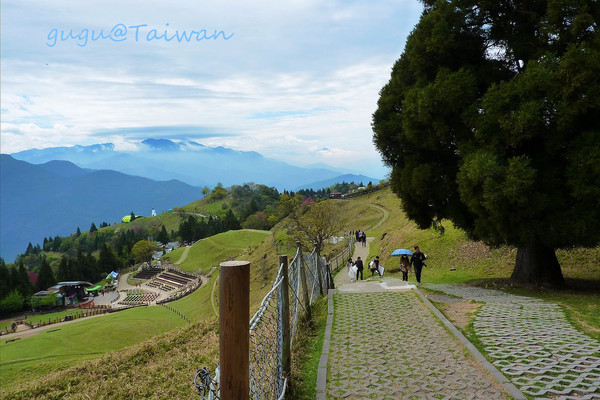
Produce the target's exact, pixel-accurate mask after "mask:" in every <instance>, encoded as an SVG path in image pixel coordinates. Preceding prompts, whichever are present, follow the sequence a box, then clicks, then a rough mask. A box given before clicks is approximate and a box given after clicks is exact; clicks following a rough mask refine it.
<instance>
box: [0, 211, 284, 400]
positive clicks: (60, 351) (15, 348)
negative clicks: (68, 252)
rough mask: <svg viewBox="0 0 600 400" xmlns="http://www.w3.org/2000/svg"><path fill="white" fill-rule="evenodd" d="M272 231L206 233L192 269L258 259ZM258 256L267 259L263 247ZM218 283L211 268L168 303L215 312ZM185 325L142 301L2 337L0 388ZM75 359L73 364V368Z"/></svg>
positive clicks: (192, 315)
mask: <svg viewBox="0 0 600 400" xmlns="http://www.w3.org/2000/svg"><path fill="white" fill-rule="evenodd" d="M134 222H135V221H134ZM268 236H269V232H266V231H256V230H241V231H230V232H225V233H222V234H219V235H217V236H216V237H213V238H208V239H205V240H203V241H200V242H197V243H196V244H195V245H194V246H193V247H192V249H190V252H189V253H188V256H187V258H186V260H187V264H186V266H187V268H188V270H191V271H199V270H201V267H200V266H202V265H206V266H207V269H210V266H213V265H218V264H219V263H220V262H222V261H225V260H228V259H230V256H231V255H238V256H239V257H242V256H246V257H242V258H249V259H251V260H254V259H253V258H252V254H251V253H248V252H249V249H255V248H257V246H258V247H260V246H261V243H262V241H263V240H264V239H265V238H267V237H268ZM271 242H272V241H271ZM192 250H193V251H192ZM170 254H172V253H170ZM260 258H261V259H264V258H263V254H262V253H261V256H260ZM274 258H276V257H274ZM255 262H258V261H255ZM195 266H196V267H195ZM273 268H275V267H273ZM216 284H218V273H216V274H213V278H211V280H210V281H209V283H208V284H206V285H203V286H201V287H200V288H199V289H198V290H196V291H195V292H194V293H192V294H190V295H188V296H186V297H184V298H182V299H179V300H177V301H174V302H171V303H169V304H168V305H169V306H170V307H172V308H174V309H176V310H178V311H179V312H181V313H183V314H184V315H185V316H186V317H188V318H189V319H190V320H192V321H201V320H210V319H211V318H215V317H216V313H215V309H216V307H218V306H217V304H218V303H217V299H216V296H217V295H218V287H216ZM215 288H216V289H217V290H215ZM257 307H258V306H255V307H254V308H257ZM62 313H69V312H68V311H67V312H61V314H62ZM34 319H35V318H34ZM184 325H186V322H185V321H184V320H183V319H182V318H181V317H179V316H178V315H177V314H175V313H174V312H172V311H170V310H168V309H166V308H164V307H161V306H152V307H139V308H135V309H130V310H126V311H120V312H117V313H114V314H110V315H107V316H102V317H97V318H90V319H83V320H79V321H76V322H74V323H72V324H69V325H64V326H61V327H60V329H61V330H60V331H56V332H50V333H46V332H40V333H38V334H37V335H34V336H31V337H28V338H23V339H21V340H18V341H15V342H10V343H6V342H5V341H2V342H1V343H0V355H1V357H0V373H1V375H2V385H1V387H0V393H1V392H2V391H4V390H8V391H6V392H4V394H7V393H14V390H16V391H17V392H18V391H19V388H21V389H22V388H23V387H25V386H26V383H27V382H31V381H36V380H39V378H40V377H42V376H45V375H47V374H48V373H50V372H52V371H61V370H65V369H68V370H72V369H73V368H74V369H77V368H78V367H77V365H79V364H80V363H81V362H82V361H86V363H87V362H89V360H90V359H93V358H98V357H100V356H102V355H103V354H106V353H107V352H112V354H116V353H119V351H120V350H122V349H124V348H126V347H128V346H131V345H133V344H135V343H139V342H141V341H144V340H148V339H150V340H151V341H152V339H151V338H152V337H155V336H157V335H160V334H163V333H165V332H168V331H172V330H173V329H175V328H178V327H182V326H184ZM115 352H116V353H115ZM72 365H75V366H74V367H73V368H71V369H70V368H69V367H70V366H72ZM9 398H10V396H9Z"/></svg>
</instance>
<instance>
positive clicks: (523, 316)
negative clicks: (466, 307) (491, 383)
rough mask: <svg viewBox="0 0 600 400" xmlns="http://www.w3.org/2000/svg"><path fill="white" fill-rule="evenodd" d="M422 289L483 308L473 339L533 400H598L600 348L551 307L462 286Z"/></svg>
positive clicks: (493, 291) (542, 302)
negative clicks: (480, 303) (447, 295)
mask: <svg viewBox="0 0 600 400" xmlns="http://www.w3.org/2000/svg"><path fill="white" fill-rule="evenodd" d="M424 286H425V287H427V288H430V289H434V290H438V291H441V292H445V293H448V294H451V295H454V296H459V297H461V298H464V299H468V300H475V301H479V302H483V303H484V305H483V306H482V307H481V309H480V310H479V312H478V313H477V316H476V317H475V322H474V328H475V333H476V335H477V336H478V338H479V340H480V341H481V343H482V344H483V346H484V348H485V352H486V353H487V354H488V356H489V357H490V358H492V359H493V360H494V361H493V364H494V365H495V366H496V367H497V368H499V369H500V370H501V371H502V372H503V373H504V374H505V375H506V376H508V377H509V378H510V379H511V381H512V382H513V383H514V384H515V385H517V386H518V387H519V388H520V389H521V391H522V392H523V393H525V394H526V395H528V396H531V397H534V398H536V399H557V400H582V399H586V400H592V399H596V400H600V342H599V341H598V340H595V339H593V338H590V337H588V336H586V335H584V334H583V333H581V332H579V331H577V330H576V329H574V328H573V326H572V325H571V324H570V323H569V321H568V320H567V318H566V317H565V314H564V312H563V311H562V309H561V308H560V307H559V306H558V305H556V304H552V303H548V302H545V301H542V300H538V299H533V298H529V297H524V296H516V295H511V294H507V293H504V292H501V291H498V290H490V289H483V288H477V287H470V286H463V285H435V284H426V285H424Z"/></svg>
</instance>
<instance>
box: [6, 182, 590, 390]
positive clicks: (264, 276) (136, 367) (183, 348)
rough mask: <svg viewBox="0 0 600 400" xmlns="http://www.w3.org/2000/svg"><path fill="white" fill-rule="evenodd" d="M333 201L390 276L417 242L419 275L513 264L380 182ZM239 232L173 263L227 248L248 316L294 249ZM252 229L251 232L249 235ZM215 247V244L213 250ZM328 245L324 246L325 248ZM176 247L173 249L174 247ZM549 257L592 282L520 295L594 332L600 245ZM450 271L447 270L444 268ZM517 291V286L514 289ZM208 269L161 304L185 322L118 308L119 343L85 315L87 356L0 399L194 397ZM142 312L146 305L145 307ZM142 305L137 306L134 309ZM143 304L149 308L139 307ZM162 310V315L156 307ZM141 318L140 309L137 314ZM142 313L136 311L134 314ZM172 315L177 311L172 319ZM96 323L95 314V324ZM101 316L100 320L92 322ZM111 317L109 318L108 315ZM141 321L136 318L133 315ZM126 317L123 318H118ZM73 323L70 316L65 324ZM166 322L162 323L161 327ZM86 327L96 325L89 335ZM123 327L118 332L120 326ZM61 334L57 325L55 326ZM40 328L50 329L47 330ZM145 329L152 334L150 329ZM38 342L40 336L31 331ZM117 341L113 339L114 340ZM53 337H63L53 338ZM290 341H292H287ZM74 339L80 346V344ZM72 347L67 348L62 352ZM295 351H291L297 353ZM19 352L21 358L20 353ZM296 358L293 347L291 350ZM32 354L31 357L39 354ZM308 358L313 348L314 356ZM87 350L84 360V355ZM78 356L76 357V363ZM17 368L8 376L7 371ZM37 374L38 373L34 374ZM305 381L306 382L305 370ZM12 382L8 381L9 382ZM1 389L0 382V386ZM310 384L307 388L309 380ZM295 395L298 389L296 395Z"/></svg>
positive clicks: (211, 311)
mask: <svg viewBox="0 0 600 400" xmlns="http://www.w3.org/2000/svg"><path fill="white" fill-rule="evenodd" d="M336 202H337V203H338V204H339V207H341V208H342V210H343V212H344V215H345V216H346V217H347V219H348V223H347V226H346V229H347V230H350V229H352V230H354V229H363V230H366V232H367V235H368V236H370V237H372V238H373V241H372V242H371V245H370V250H371V254H370V257H374V256H375V255H380V256H381V259H382V261H383V264H384V265H385V266H386V267H387V268H388V272H389V275H390V276H397V274H399V273H398V272H394V270H395V269H396V267H397V263H398V260H397V258H395V257H391V256H390V253H391V252H392V251H393V250H394V249H395V248H400V247H408V248H410V247H412V246H413V245H415V244H419V245H420V246H421V248H422V249H423V251H424V252H425V253H426V254H427V255H428V258H429V259H428V267H426V269H425V270H424V272H423V281H424V282H439V283H442V282H455V283H468V284H480V285H487V286H493V287H497V288H503V289H506V290H516V289H511V288H510V287H509V286H506V285H505V282H506V279H507V278H508V277H509V276H510V273H511V272H512V268H513V265H514V258H515V249H514V248H511V247H500V248H494V249H492V248H489V247H488V246H486V245H484V244H483V243H480V242H473V241H471V240H469V239H468V238H467V237H466V235H465V234H464V233H463V232H461V231H460V230H457V229H455V228H453V227H452V225H451V224H450V223H445V224H444V227H445V233H444V234H443V235H442V234H440V233H439V232H437V231H435V230H420V229H417V228H416V227H415V225H414V224H413V223H412V222H410V221H408V220H407V218H406V216H405V215H404V213H403V212H402V210H401V207H400V201H399V200H398V199H397V198H396V196H395V195H394V194H393V193H391V192H390V191H389V189H384V190H380V191H377V192H375V193H371V194H369V195H365V196H361V197H357V198H354V199H351V200H345V201H341V200H339V201H336ZM246 234H247V235H248V236H247V237H245V238H235V237H234V236H233V235H234V234H232V233H230V235H232V236H230V237H229V238H228V239H230V241H231V242H233V241H237V243H238V246H239V247H237V248H229V247H228V244H229V241H228V240H225V242H227V243H224V242H222V241H221V240H223V239H224V237H216V238H214V240H204V241H201V242H199V243H197V244H195V245H194V247H193V248H192V249H190V250H189V251H188V254H187V257H186V259H185V261H184V262H182V268H186V269H187V270H196V271H197V270H202V271H207V270H208V271H210V267H211V266H212V265H218V263H219V262H221V261H223V260H226V259H230V257H231V256H234V258H235V259H238V260H247V261H249V262H250V265H251V267H250V279H251V283H250V287H251V293H250V304H251V314H253V313H254V311H255V310H256V309H257V308H258V306H259V305H260V301H261V300H262V298H263V297H264V295H265V294H266V292H267V291H269V290H270V288H271V285H272V282H273V279H274V277H275V273H276V271H277V269H278V265H277V263H278V258H277V257H278V254H279V253H284V254H287V255H288V256H289V257H290V260H291V257H293V255H294V253H295V248H293V246H290V245H287V244H285V237H286V230H285V229H283V228H282V227H281V226H276V227H275V228H274V230H273V231H272V232H271V233H267V232H252V231H250V232H246ZM255 234H256V235H257V237H255V236H254V235H255ZM221 247H223V249H221ZM332 249H334V247H329V250H332ZM182 252H183V250H181V253H182ZM181 253H179V254H178V253H177V252H174V253H172V254H171V256H170V258H171V259H172V260H173V261H178V259H179V257H181ZM557 254H558V257H559V261H560V262H561V263H562V266H563V272H564V274H565V276H566V278H567V280H568V282H569V283H586V284H588V286H589V287H591V288H594V289H590V290H585V289H584V286H580V288H583V289H579V290H566V291H546V290H544V291H540V290H537V289H536V290H533V289H527V290H525V292H526V293H525V294H527V295H534V296H538V297H542V298H544V297H545V298H547V299H548V300H551V301H554V302H556V303H557V304H560V305H561V306H563V307H564V308H565V310H566V311H567V315H568V316H569V318H571V320H572V321H574V323H575V324H576V326H577V327H579V329H582V330H584V331H585V332H587V333H590V334H592V335H593V334H594V331H595V330H597V331H598V332H600V321H598V318H599V316H600V310H599V304H600V296H599V294H598V287H600V285H599V284H598V283H600V263H599V262H598V261H599V258H598V257H599V255H600V249H599V248H594V249H571V250H564V251H563V250H561V251H558V252H557ZM452 269H454V270H452ZM519 290H521V289H519ZM217 295H218V270H214V271H213V272H212V274H211V280H210V282H209V283H208V284H207V285H204V286H203V287H201V288H200V289H199V290H198V291H196V292H195V293H194V294H192V295H190V296H187V297H185V298H183V299H180V300H178V301H176V302H173V303H170V304H169V306H172V307H174V308H176V309H177V310H178V311H180V312H182V313H183V314H185V315H187V316H188V317H191V319H192V320H194V321H196V320H202V322H199V323H198V324H193V325H190V326H185V327H183V328H180V329H175V330H173V329H174V328H176V327H178V326H181V325H180V324H183V323H184V321H183V320H182V319H181V318H179V317H177V316H176V314H174V313H172V312H170V311H168V310H166V309H164V308H162V307H154V308H155V309H159V310H160V309H162V311H158V310H156V311H154V310H153V311H152V312H155V313H156V314H155V315H147V316H144V317H143V318H148V319H151V320H152V321H153V323H156V324H158V322H157V321H155V320H156V319H164V320H165V321H167V320H169V319H170V318H176V320H173V321H171V322H168V323H166V324H167V325H168V326H169V327H165V328H164V331H168V332H165V333H161V329H163V328H161V327H162V326H163V325H160V324H159V326H158V327H157V326H154V327H152V326H150V327H146V326H145V325H139V327H141V328H142V329H136V328H135V327H136V326H138V325H137V323H135V322H133V323H132V320H134V319H136V318H134V317H136V315H137V314H126V313H118V314H115V316H118V315H119V314H122V315H123V318H124V319H126V321H123V324H124V325H123V326H122V327H121V326H118V325H114V326H112V330H114V331H115V333H114V335H116V336H119V337H121V338H122V337H123V336H128V337H129V338H130V339H133V338H135V340H136V341H137V342H140V341H142V340H144V339H145V338H147V339H145V341H144V342H142V343H140V344H138V345H134V346H132V347H126V346H127V344H125V342H121V341H119V342H118V343H116V342H117V340H116V338H115V339H110V338H111V336H110V335H109V334H108V331H110V330H111V327H109V326H107V327H104V328H99V326H100V325H96V324H99V323H100V321H103V320H106V319H107V318H109V317H99V318H95V321H94V320H89V321H90V323H89V326H87V329H83V328H82V329H81V330H80V331H78V332H79V334H80V335H79V336H77V335H75V334H74V333H73V334H72V335H71V334H70V333H69V331H65V332H67V333H69V334H70V335H71V336H70V338H71V341H74V340H77V341H80V342H82V343H85V342H90V346H89V349H88V348H87V347H85V348H83V349H81V350H80V351H81V352H85V351H88V355H84V356H81V357H79V358H77V357H75V356H74V355H73V358H72V359H69V360H68V362H69V363H71V364H72V367H70V368H67V369H64V370H60V371H57V372H54V373H51V374H49V375H46V374H47V372H48V371H50V370H51V369H61V368H63V367H64V364H60V363H55V364H46V365H45V366H44V365H42V366H41V367H40V368H42V369H43V370H44V371H43V373H38V372H35V371H34V369H35V368H37V367H36V364H34V363H33V361H32V363H31V364H29V365H28V368H29V369H27V370H25V371H24V372H23V375H22V376H23V378H22V379H18V380H17V379H15V378H13V382H15V385H16V387H17V388H18V390H15V389H14V388H12V389H10V390H9V391H4V392H2V393H1V394H0V397H2V398H6V399H8V398H11V399H12V398H23V399H25V398H27V399H29V398H36V397H37V398H76V399H78V398H101V397H105V398H184V399H185V398H198V395H197V394H196V393H194V392H193V390H191V389H190V383H191V379H192V377H193V374H194V373H195V371H196V370H197V369H198V368H200V367H202V366H205V365H206V366H209V367H211V368H212V367H213V366H214V364H215V363H216V362H217V358H218V354H217V353H218V336H217V333H216V330H217V325H216V322H215V321H216V317H215V310H216V309H217V304H218V299H217ZM147 310H149V309H147ZM137 312H138V313H142V312H143V309H140V311H137ZM146 312H149V311H146ZM163 312H167V313H171V314H172V315H163V314H162V313H163ZM139 318H142V317H139ZM143 318H142V319H143ZM177 318H179V319H178V320H177ZM96 321H98V322H96ZM102 323H103V324H104V322H102ZM115 324H116V322H115ZM140 324H141V322H140ZM126 325H131V326H133V328H132V327H131V326H126ZM73 326H75V324H73ZM146 329H147V330H154V332H155V333H152V332H150V333H149V334H148V336H144V335H145V334H144V335H141V332H142V331H143V330H146ZM169 330H170V331H169ZM94 332H96V333H94ZM97 332H106V334H105V336H103V337H102V336H99V335H98V334H97ZM124 332H125V333H124ZM55 333H61V332H55ZM47 335H48V336H50V335H53V333H49V334H47ZM150 335H153V336H154V337H150ZM38 340H41V339H38ZM102 340H104V341H106V342H107V343H110V342H111V341H113V340H114V342H113V346H114V347H113V349H112V350H116V349H119V350H118V351H112V352H110V353H108V354H105V355H103V356H101V355H100V354H94V355H92V354H89V352H91V351H96V352H98V353H102V352H106V351H109V350H110V349H101V345H100V344H98V343H95V342H102ZM121 340H122V339H121ZM45 343H46V346H48V347H52V346H54V345H55V344H49V343H48V342H45ZM58 343H63V342H62V341H61V342H58ZM296 345H297V346H298V347H299V348H302V346H300V345H299V343H298V342H296ZM20 346H23V347H22V349H20V351H19V352H17V351H16V348H15V349H14V350H10V351H12V353H11V354H13V355H12V356H11V357H12V360H13V363H14V364H19V363H21V365H25V364H23V363H26V362H28V361H27V360H21V361H19V362H17V360H18V359H19V358H18V356H17V355H16V354H17V353H21V351H22V352H23V356H22V357H21V358H34V356H33V355H32V354H36V349H37V351H38V352H40V351H44V350H43V349H42V347H43V345H42V342H30V339H24V340H23V341H22V343H21V344H20ZM83 346H84V345H83ZM5 348H8V347H5V345H4V344H3V345H2V347H1V348H0V350H1V351H2V364H0V368H1V369H2V371H0V372H2V375H3V377H4V372H5V368H7V367H9V366H10V365H11V364H12V363H6V364H4V349H5ZM55 351H56V353H55V354H59V353H61V352H63V353H65V354H67V353H68V351H70V350H69V348H68V346H67V345H66V344H65V345H64V346H63V347H62V349H55ZM73 353H75V351H72V352H71V354H73ZM300 353H310V354H312V353H314V354H317V353H318V351H316V352H313V351H310V350H306V349H304V350H301V351H300ZM300 355H301V354H300ZM25 356H27V357H25ZM296 356H298V354H296ZM38 357H41V355H39V356H38ZM315 357H318V354H317V355H316V356H315ZM92 358H94V359H92ZM310 358H311V356H308V358H305V359H304V360H303V359H302V358H297V357H296V358H295V361H294V363H295V365H296V366H297V367H298V370H297V371H294V374H295V376H297V378H296V379H297V380H299V381H302V380H303V376H304V374H308V373H306V372H302V371H303V370H306V369H311V368H312V367H311V365H314V363H311V360H310ZM48 360H52V355H48V356H47V357H46V358H44V362H49V361H48ZM82 360H83V361H84V362H81V361H82ZM17 373H18V372H16V371H13V372H11V374H13V376H16V374H17ZM42 375H46V376H45V377H44V378H43V379H40V377H41V376H42ZM306 379H310V380H313V379H312V378H310V377H308V376H307V378H306ZM17 382H18V383H17ZM3 388H4V384H3ZM313 389H314V388H313ZM313 389H311V388H303V389H301V390H299V391H297V392H296V393H314V390H313ZM299 398H300V397H299Z"/></svg>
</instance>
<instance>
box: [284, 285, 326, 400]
mask: <svg viewBox="0 0 600 400" xmlns="http://www.w3.org/2000/svg"><path fill="white" fill-rule="evenodd" d="M327 301H328V299H327V297H323V298H321V299H319V300H317V301H316V302H315V303H314V304H313V306H312V308H311V311H312V322H310V323H309V322H308V321H304V322H303V323H302V325H301V326H298V330H297V332H298V335H297V336H296V339H295V341H294V348H293V349H292V376H291V379H290V387H289V391H288V395H287V397H286V398H290V399H297V400H309V399H311V400H312V399H315V398H316V396H317V374H318V371H319V360H320V358H321V352H322V350H323V340H324V338H325V325H326V324H327Z"/></svg>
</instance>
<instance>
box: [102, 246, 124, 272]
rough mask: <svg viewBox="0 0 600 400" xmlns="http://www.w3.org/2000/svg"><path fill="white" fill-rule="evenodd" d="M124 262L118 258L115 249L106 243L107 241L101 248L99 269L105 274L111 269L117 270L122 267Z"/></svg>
mask: <svg viewBox="0 0 600 400" xmlns="http://www.w3.org/2000/svg"><path fill="white" fill-rule="evenodd" d="M121 267H122V263H121V261H119V260H118V259H117V257H116V256H115V254H114V253H113V251H112V250H111V249H110V247H108V245H106V243H105V244H104V245H103V246H102V248H101V249H100V256H99V257H98V270H99V271H100V272H101V273H102V274H104V273H107V274H108V273H109V272H111V271H117V270H119V269H121Z"/></svg>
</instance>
